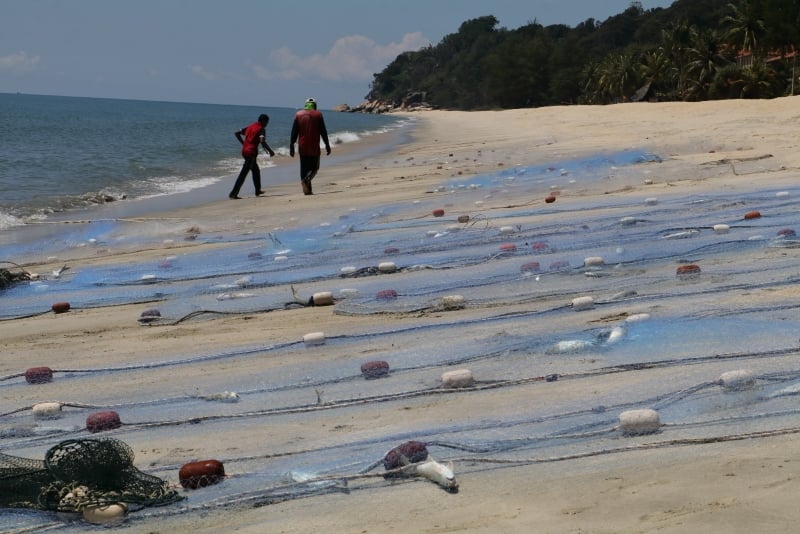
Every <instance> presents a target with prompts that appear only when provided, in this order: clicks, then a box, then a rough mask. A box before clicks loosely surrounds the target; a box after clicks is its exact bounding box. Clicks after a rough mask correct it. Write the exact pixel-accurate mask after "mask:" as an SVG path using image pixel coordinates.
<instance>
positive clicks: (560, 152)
mask: <svg viewBox="0 0 800 534" xmlns="http://www.w3.org/2000/svg"><path fill="white" fill-rule="evenodd" d="M412 116H414V117H416V119H417V121H418V123H417V126H416V129H415V135H414V140H413V142H411V143H409V144H406V145H403V146H398V147H397V148H396V150H394V152H393V153H391V154H383V155H378V156H374V157H371V158H369V159H368V160H365V161H357V162H354V163H351V164H344V165H341V166H338V167H331V166H327V165H326V161H325V159H324V157H323V162H322V164H323V169H322V171H321V173H320V175H319V177H318V178H317V179H316V180H315V183H314V187H315V191H316V192H317V193H318V194H316V195H314V196H310V197H304V196H302V195H301V194H300V188H299V185H295V184H291V185H280V186H274V187H272V188H271V189H270V193H271V194H272V195H279V196H270V197H267V198H245V199H243V200H239V201H235V202H234V201H229V200H227V199H226V200H221V201H218V202H214V203H211V204H208V205H205V206H201V207H197V208H193V209H191V210H181V211H176V212H170V213H167V214H155V215H154V217H159V216H163V217H171V218H175V219H174V221H175V222H172V223H169V222H165V223H164V228H163V229H162V230H163V232H164V234H165V236H170V235H171V236H172V237H174V238H175V239H176V240H178V239H180V236H181V235H182V233H183V232H184V231H185V229H186V228H188V227H190V226H193V225H196V226H197V227H199V228H200V229H201V231H217V230H223V229H229V230H241V229H248V230H252V231H253V232H268V231H271V230H272V229H273V228H275V227H276V226H280V225H284V224H287V221H290V220H291V218H292V217H303V214H305V213H313V215H314V217H315V218H320V219H322V218H324V217H325V216H326V214H330V216H332V217H335V216H336V214H339V213H342V212H344V211H347V210H348V209H350V208H353V207H354V208H364V207H368V206H370V205H373V204H375V203H387V204H388V203H392V202H399V201H409V200H414V199H418V198H424V197H425V196H426V195H427V194H428V193H427V192H428V191H430V190H431V189H432V188H433V187H435V186H436V185H437V184H438V183H440V182H441V181H442V180H443V179H445V178H447V177H451V176H457V175H462V176H469V175H471V174H478V173H482V172H489V171H491V170H492V169H496V168H497V167H498V166H500V165H503V166H513V165H520V164H532V163H536V162H546V161H558V160H559V159H564V158H568V157H575V156H577V155H585V154H592V153H597V152H601V151H612V150H617V149H627V148H631V147H636V148H644V149H651V150H653V151H656V152H658V153H659V154H662V155H664V156H668V157H669V158H670V160H672V163H671V164H670V165H664V166H663V167H662V168H660V170H659V173H660V174H659V175H658V176H657V177H655V180H653V182H654V183H652V184H649V185H644V184H643V181H642V180H639V181H637V182H634V183H628V184H604V185H601V186H599V187H598V188H595V189H587V190H584V191H581V192H579V194H580V195H581V196H583V197H585V198H590V197H591V195H602V194H620V195H626V194H634V193H638V194H642V191H646V193H647V194H648V195H655V196H657V195H658V194H659V192H667V191H668V192H670V193H671V192H673V191H674V188H676V187H679V188H682V190H683V191H685V192H686V194H687V195H688V194H690V193H692V192H695V193H698V194H699V193H702V192H703V191H711V190H719V189H722V188H728V189H730V190H734V191H735V190H736V189H737V188H742V189H750V190H751V189H752V188H753V182H752V181H753V179H754V177H753V176H752V175H746V176H744V175H737V174H735V172H734V171H735V169H736V167H735V165H729V164H721V165H719V173H718V174H717V175H715V176H712V177H709V176H708V174H707V173H706V174H705V175H704V178H703V179H694V178H695V177H693V176H692V175H691V173H689V174H687V173H686V169H691V168H692V167H693V166H699V165H702V164H704V163H708V162H714V161H717V162H723V160H724V161H725V162H731V161H742V162H746V161H748V160H751V159H754V158H761V157H763V156H766V155H770V156H771V161H773V162H775V163H774V164H773V165H772V168H770V169H769V171H768V172H764V173H762V174H760V175H758V176H757V179H758V180H759V182H760V183H763V184H764V185H765V186H766V185H769V186H774V187H781V186H782V185H785V186H794V185H795V184H796V183H797V181H798V178H800V150H799V149H798V124H799V123H800V120H799V119H800V97H792V98H781V99H775V100H770V101H724V102H706V103H650V104H623V105H614V106H605V107H583V106H572V107H552V108H543V109H528V110H509V111H486V112H450V111H430V112H421V113H416V114H412ZM287 164H292V165H294V164H296V161H289V162H287ZM670 173H674V174H670ZM265 182H266V183H267V184H269V174H268V172H267V175H266V177H265ZM333 191H339V192H333ZM326 193H327V194H326ZM585 198H584V200H585ZM165 220H166V219H165ZM179 246H187V247H188V246H192V245H191V243H181V244H180V245H179ZM789 252H790V253H792V254H794V253H795V252H794V251H789ZM163 253H164V250H163V248H157V249H153V250H135V251H114V250H111V251H109V252H108V253H107V254H105V255H102V256H97V255H91V256H89V255H88V254H87V255H86V256H85V257H80V254H79V253H76V257H74V258H70V259H69V261H70V265H71V267H72V268H73V269H76V270H77V269H79V268H80V266H81V265H83V264H88V263H93V262H125V261H129V260H130V259H131V258H137V259H138V258H142V257H145V256H146V255H150V256H152V257H157V256H159V255H163ZM57 266H58V265H46V264H45V265H30V266H28V269H29V270H31V271H36V270H38V271H40V272H49V270H50V269H52V268H55V267H57ZM796 297H797V294H796V292H795V293H794V294H793V295H790V298H796ZM141 309H142V306H140V305H139V306H120V307H110V308H103V309H86V310H76V311H73V312H70V313H69V314H63V315H59V316H55V315H52V314H49V315H43V316H38V317H33V318H29V319H20V320H14V321H5V322H0V339H2V344H3V348H2V354H3V356H2V361H1V362H0V374H3V375H5V374H10V373H14V372H19V371H20V370H24V369H26V368H28V367H30V366H31V365H34V364H37V365H41V364H42V363H40V362H47V363H46V365H49V366H50V367H52V368H54V369H55V368H76V367H100V366H109V365H113V364H122V363H125V362H127V361H147V360H148V359H153V360H162V359H165V358H167V357H169V355H173V354H183V353H185V352H186V347H187V346H189V347H198V348H202V350H204V351H207V350H218V349H225V348H231V347H235V346H239V345H252V344H255V343H270V344H274V343H282V342H288V341H293V340H298V339H300V338H301V337H302V336H303V335H304V334H306V333H307V332H310V331H324V332H326V333H334V332H335V333H359V332H363V331H367V330H370V329H373V330H374V329H375V328H376V326H377V325H379V324H380V323H382V322H383V321H385V319H384V318H381V317H371V316H365V317H352V316H341V315H335V314H333V313H331V309H330V308H324V307H319V308H303V309H292V310H286V311H280V312H275V313H269V314H253V315H248V316H246V317H241V316H237V317H231V318H221V319H215V320H213V321H211V322H208V321H204V322H200V323H194V324H193V323H185V324H180V325H176V326H168V327H160V328H143V327H141V326H139V325H138V324H137V323H136V321H135V320H132V318H135V317H138V314H139V312H140V311H141ZM463 313H464V316H465V317H466V316H468V315H469V314H475V313H480V312H475V311H474V310H472V311H469V310H467V311H464V312H463ZM396 320H397V321H398V322H400V323H402V322H408V323H411V322H414V321H420V320H421V319H419V318H414V317H398V318H397V319H396ZM422 320H424V319H422ZM429 320H436V319H435V318H430V319H429ZM448 320H452V316H449V317H448ZM324 354H326V356H324V357H330V358H335V357H341V356H342V355H340V354H339V355H337V354H336V353H335V351H331V352H329V353H324ZM315 357H320V356H319V354H317V355H315ZM220 365H221V364H220ZM280 365H281V362H280V361H273V360H269V361H264V362H263V366H264V367H263V368H254V369H248V370H240V371H231V370H221V369H218V368H217V366H215V365H209V366H202V367H203V368H202V369H200V368H199V367H190V368H187V369H182V370H181V371H180V372H181V373H182V374H184V373H192V372H197V373H202V372H215V371H219V372H234V373H235V372H254V373H256V372H265V371H267V370H268V369H269V367H270V366H280ZM183 378H184V379H185V380H191V376H189V377H186V376H184V377H183ZM169 380H170V376H169V375H168V374H167V373H166V372H165V373H162V374H160V375H159V374H155V376H153V375H147V376H138V377H130V379H126V383H124V384H121V383H116V381H115V380H114V379H109V380H108V381H107V383H102V384H98V385H97V388H98V391H96V392H94V398H96V399H98V400H100V399H106V400H107V399H113V398H122V399H124V397H125V391H126V389H127V388H136V389H137V391H139V390H140V388H147V387H154V388H155V389H157V388H160V387H165V388H168V387H169ZM617 386H618V387H624V384H618V385H617ZM60 387H62V386H59V385H58V382H57V381H56V382H54V383H53V384H52V385H51V389H50V390H49V391H48V395H50V396H51V397H52V398H69V397H74V395H75V392H74V391H70V390H69V389H68V388H69V386H67V385H65V386H63V387H64V388H65V389H59V388H60ZM25 391H26V393H25V396H24V398H3V399H2V404H3V406H4V407H6V406H7V407H11V408H13V407H16V406H25V405H29V404H31V403H35V402H39V401H41V400H42V399H39V398H38V393H37V391H36V388H29V389H26V390H25ZM28 392H29V393H28ZM529 394H530V395H532V396H528V395H529ZM515 395H525V397H524V400H525V401H526V402H533V400H534V399H537V397H535V393H531V392H530V391H527V390H524V389H522V390H519V391H516V390H515V391H511V392H509V391H497V392H492V393H482V394H481V396H480V398H479V399H477V398H476V399H474V400H469V397H468V396H465V397H464V398H462V399H460V400H458V401H456V400H453V399H452V398H450V397H436V398H427V399H425V400H423V401H402V402H399V403H396V404H394V405H393V404H392V403H388V404H382V405H381V407H380V408H378V409H376V410H375V413H374V417H373V418H372V419H371V420H369V421H358V420H353V419H352V418H351V417H350V416H348V415H347V414H346V413H337V412H333V411H332V412H329V413H327V414H325V415H324V416H320V419H319V423H320V424H319V426H317V425H313V424H312V425H297V424H294V425H293V424H290V423H286V422H284V423H277V422H275V423H265V424H264V425H263V427H262V426H258V427H255V426H254V427H252V428H251V429H250V432H249V434H248V433H242V434H241V435H229V436H223V437H221V438H220V439H198V434H196V433H195V432H194V430H191V431H190V430H187V431H186V434H185V435H183V434H181V433H176V434H175V435H174V438H173V439H172V440H171V441H169V442H164V441H160V442H153V443H148V442H147V441H146V439H144V438H138V439H134V445H133V446H134V449H135V452H136V455H137V457H136V463H137V466H139V467H140V468H142V469H144V470H147V466H148V465H167V464H171V463H180V462H181V460H182V459H184V460H186V459H187V458H188V459H191V458H214V457H228V456H236V455H242V456H244V455H247V454H252V453H253V452H254V451H261V452H262V453H263V452H264V451H265V450H287V449H291V448H292V446H293V444H296V443H303V444H305V445H308V444H313V443H315V441H316V440H319V439H326V438H329V437H330V436H331V435H332V434H333V433H334V432H342V429H346V430H347V431H348V432H352V433H353V435H362V434H363V433H364V432H368V431H369V430H370V429H374V428H380V427H381V426H385V427H386V428H387V429H392V428H402V427H403V425H405V424H408V425H412V424H413V423H414V421H415V420H416V418H421V419H423V420H435V419H436V418H450V419H451V420H452V419H458V418H469V417H473V416H476V414H479V413H487V412H488V413H490V412H491V406H492V404H493V403H508V402H512V403H513V402H521V401H522V400H523V399H522V398H515ZM538 400H540V401H541V402H547V399H545V398H541V399H538ZM336 429H338V430H336ZM120 437H121V439H123V440H127V439H128V436H124V435H123V436H120ZM459 467H460V466H459V465H458V464H456V466H455V468H456V473H457V475H458V474H459ZM798 477H800V441H798V438H797V435H796V434H787V435H783V436H777V437H768V438H762V439H753V440H744V441H734V442H728V443H714V444H703V445H685V446H677V447H671V448H662V449H655V450H641V451H635V452H630V453H626V454H625V455H624V456H621V455H618V456H615V455H607V456H601V457H594V458H584V459H578V460H571V461H570V462H569V465H568V466H567V465H563V466H562V465H559V464H558V463H556V464H549V465H537V464H533V465H523V466H515V467H508V466H494V467H492V466H489V467H485V466H484V467H482V468H480V469H474V470H471V471H469V472H467V473H462V474H460V475H459V481H460V487H461V490H460V492H459V493H457V494H448V493H446V492H444V491H442V490H441V488H439V487H437V486H435V485H434V484H431V483H426V482H424V481H419V482H411V483H403V484H389V483H373V484H372V485H371V486H370V489H369V490H367V491H352V492H351V493H350V494H343V493H334V494H328V495H320V496H313V497H310V498H305V499H298V500H292V501H288V502H282V503H275V504H272V505H269V506H263V507H259V508H249V507H242V508H238V507H234V508H223V509H219V510H211V511H208V512H205V513H203V514H185V515H180V516H176V517H173V518H170V519H168V520H166V521H164V520H160V519H159V520H158V521H157V522H149V521H134V522H133V523H132V524H131V525H130V526H129V527H128V531H131V532H167V531H170V532H190V531H191V532H198V533H199V532H248V533H261V532H282V533H308V532H329V533H338V532H342V533H345V532H347V533H382V532H397V533H400V532H403V533H405V532H430V533H433V532H571V533H577V532H592V533H598V532H604V533H605V532H608V533H611V532H656V531H658V532H794V531H796V530H797V526H796V525H797V523H798V521H800V512H799V511H798V508H796V507H795V502H794V499H795V497H796V495H797V494H798V492H799V491H800V481H798V480H800V479H799V478H798ZM170 478H171V481H173V482H174V481H175V479H176V478H177V477H175V476H173V477H170ZM1 513H2V512H0V514H1Z"/></svg>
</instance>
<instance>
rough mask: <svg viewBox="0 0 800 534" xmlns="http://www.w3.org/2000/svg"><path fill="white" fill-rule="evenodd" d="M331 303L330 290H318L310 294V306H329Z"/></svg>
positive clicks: (331, 294)
mask: <svg viewBox="0 0 800 534" xmlns="http://www.w3.org/2000/svg"><path fill="white" fill-rule="evenodd" d="M332 304H333V293H331V292H330V291H319V292H318V293H314V294H313V295H311V305H312V306H330V305H332Z"/></svg>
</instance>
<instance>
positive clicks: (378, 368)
mask: <svg viewBox="0 0 800 534" xmlns="http://www.w3.org/2000/svg"><path fill="white" fill-rule="evenodd" d="M361 374H362V375H363V376H364V378H366V379H367V380H370V379H373V378H383V377H385V376H389V364H388V363H387V362H385V361H383V360H375V361H371V362H367V363H362V364H361Z"/></svg>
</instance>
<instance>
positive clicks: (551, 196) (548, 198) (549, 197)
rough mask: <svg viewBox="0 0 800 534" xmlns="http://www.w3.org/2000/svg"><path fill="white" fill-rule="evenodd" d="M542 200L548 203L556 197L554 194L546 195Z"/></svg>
mask: <svg viewBox="0 0 800 534" xmlns="http://www.w3.org/2000/svg"><path fill="white" fill-rule="evenodd" d="M544 201H545V202H546V203H548V204H552V203H553V202H555V201H556V197H555V195H547V196H546V197H544Z"/></svg>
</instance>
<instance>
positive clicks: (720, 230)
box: [713, 224, 731, 234]
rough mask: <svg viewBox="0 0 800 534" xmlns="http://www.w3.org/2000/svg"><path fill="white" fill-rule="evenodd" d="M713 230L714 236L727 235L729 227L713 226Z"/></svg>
mask: <svg viewBox="0 0 800 534" xmlns="http://www.w3.org/2000/svg"><path fill="white" fill-rule="evenodd" d="M713 230H714V233H715V234H727V233H728V232H730V231H731V227H730V226H728V225H727V224H715V225H714V226H713Z"/></svg>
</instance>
